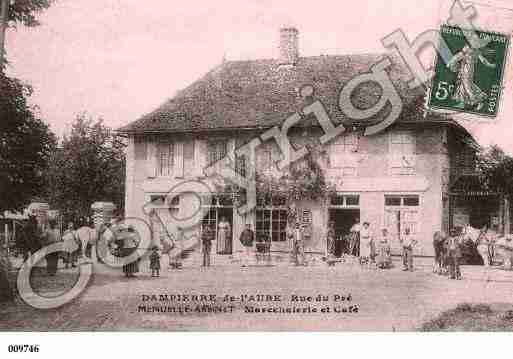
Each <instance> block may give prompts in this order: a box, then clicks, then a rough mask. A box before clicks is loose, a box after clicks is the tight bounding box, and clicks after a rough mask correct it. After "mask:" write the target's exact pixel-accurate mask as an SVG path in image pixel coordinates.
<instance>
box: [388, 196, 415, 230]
mask: <svg viewBox="0 0 513 359" xmlns="http://www.w3.org/2000/svg"><path fill="white" fill-rule="evenodd" d="M419 205H420V200H419V196H416V195H390V196H385V226H386V227H387V228H388V230H389V231H390V232H391V234H392V235H393V236H398V235H399V234H403V233H404V230H405V229H406V228H409V229H410V233H412V234H415V233H417V232H418V226H419V215H420V210H419Z"/></svg>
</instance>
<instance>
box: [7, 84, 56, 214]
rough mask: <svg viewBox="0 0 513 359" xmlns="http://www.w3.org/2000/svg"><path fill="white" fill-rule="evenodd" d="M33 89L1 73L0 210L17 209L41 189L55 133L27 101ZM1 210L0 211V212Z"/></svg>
mask: <svg viewBox="0 0 513 359" xmlns="http://www.w3.org/2000/svg"><path fill="white" fill-rule="evenodd" d="M31 93H32V89H31V88H30V87H29V86H27V85H24V84H22V83H21V82H20V81H19V80H16V79H12V78H9V77H6V76H5V75H3V74H0V94H2V96H1V97H0V193H1V199H0V211H2V212H3V211H5V210H19V209H21V208H23V207H24V206H25V205H27V204H28V203H29V202H30V201H31V199H32V198H33V197H34V196H36V195H38V194H40V193H41V192H42V191H43V185H44V181H43V179H44V178H43V172H44V171H45V170H46V168H47V161H48V158H49V156H50V153H51V152H52V150H53V148H54V147H55V143H56V140H55V136H54V135H53V133H52V132H51V131H50V129H49V128H48V125H47V124H46V123H44V122H43V121H42V120H41V119H39V118H38V117H37V116H36V115H35V114H34V109H33V108H32V107H30V106H29V105H28V104H27V98H28V97H29V96H30V95H31ZM2 212H0V213H2Z"/></svg>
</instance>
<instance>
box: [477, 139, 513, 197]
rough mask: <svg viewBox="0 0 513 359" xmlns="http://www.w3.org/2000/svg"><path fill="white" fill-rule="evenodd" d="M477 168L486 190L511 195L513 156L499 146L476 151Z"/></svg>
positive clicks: (512, 188)
mask: <svg viewBox="0 0 513 359" xmlns="http://www.w3.org/2000/svg"><path fill="white" fill-rule="evenodd" d="M478 170H479V172H480V174H481V176H482V177H483V181H484V185H485V186H486V187H487V189H488V190H490V191H493V192H497V193H503V194H505V195H509V196H513V157H511V156H509V155H508V154H506V153H505V152H504V151H503V150H502V149H501V148H500V147H499V146H497V145H493V146H490V147H488V148H486V149H484V150H482V151H481V152H480V153H478Z"/></svg>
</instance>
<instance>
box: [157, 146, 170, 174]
mask: <svg viewBox="0 0 513 359" xmlns="http://www.w3.org/2000/svg"><path fill="white" fill-rule="evenodd" d="M173 166H174V146H173V143H172V142H169V141H162V142H159V143H158V144H157V176H164V177H167V176H171V174H172V173H173Z"/></svg>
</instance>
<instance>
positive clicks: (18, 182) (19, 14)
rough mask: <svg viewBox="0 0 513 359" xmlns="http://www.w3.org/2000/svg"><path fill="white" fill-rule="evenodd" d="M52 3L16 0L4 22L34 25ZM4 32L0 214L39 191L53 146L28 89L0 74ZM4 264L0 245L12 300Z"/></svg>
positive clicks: (6, 291) (2, 266) (5, 284)
mask: <svg viewBox="0 0 513 359" xmlns="http://www.w3.org/2000/svg"><path fill="white" fill-rule="evenodd" d="M52 2H53V0H17V1H16V2H15V3H14V4H12V5H11V6H10V8H9V12H8V19H7V20H9V21H12V22H14V23H21V24H23V25H26V26H37V25H39V22H38V21H37V19H36V13H38V12H40V11H42V10H44V9H46V8H48V7H49V6H50V4H51V3H52ZM0 22H3V19H0ZM0 25H4V24H0ZM5 25H7V24H5ZM4 30H5V27H4V26H0V37H1V39H0V40H1V41H0V193H1V197H0V213H3V211H4V210H16V209H21V208H22V207H23V206H24V205H25V204H27V202H28V201H30V199H31V198H32V197H33V196H34V195H36V194H38V193H41V192H42V186H43V176H42V174H43V172H44V170H45V168H46V166H47V159H48V154H49V153H50V152H51V150H52V149H53V147H54V145H55V136H54V135H53V134H52V133H51V132H50V130H49V128H48V126H47V125H46V124H45V123H44V122H43V121H42V120H41V119H39V118H37V117H36V116H35V115H34V112H33V109H32V108H30V107H29V106H28V105H27V97H29V96H30V95H31V93H32V89H31V87H30V86H27V85H24V84H22V83H21V82H20V81H19V80H16V79H12V78H9V77H7V76H5V75H4V72H3V69H4V66H5V61H4V60H3V54H4V53H5V52H4V49H3V46H4V39H5V33H4ZM8 264H9V260H8V258H6V256H5V252H4V251H3V248H2V246H1V245H0V301H1V300H11V299H12V290H11V286H10V283H9V280H8Z"/></svg>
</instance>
